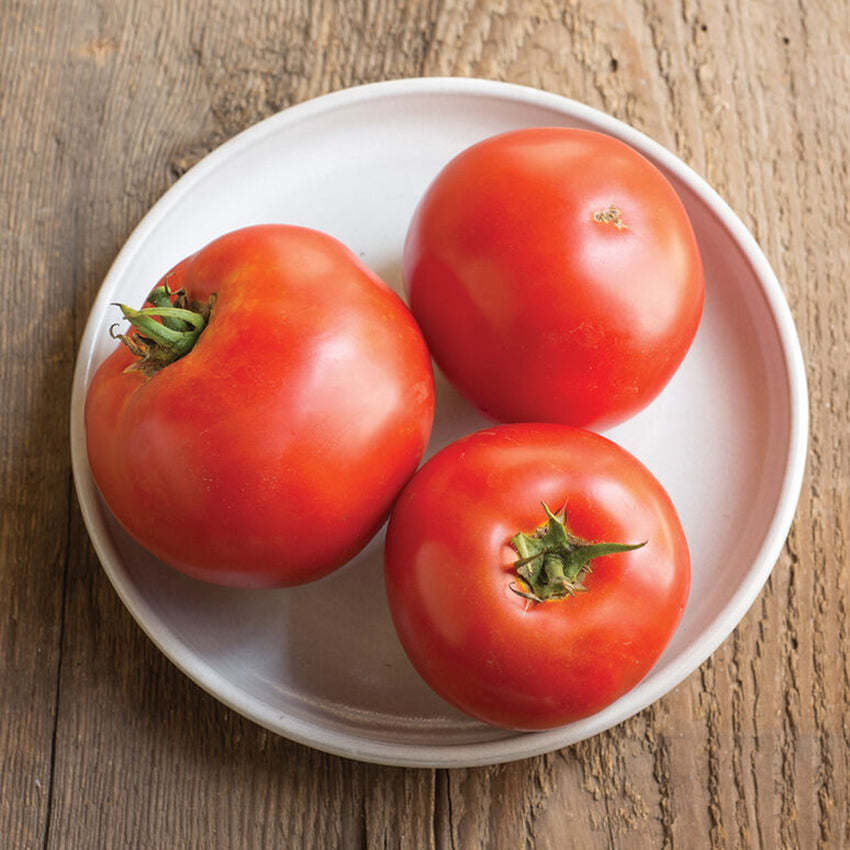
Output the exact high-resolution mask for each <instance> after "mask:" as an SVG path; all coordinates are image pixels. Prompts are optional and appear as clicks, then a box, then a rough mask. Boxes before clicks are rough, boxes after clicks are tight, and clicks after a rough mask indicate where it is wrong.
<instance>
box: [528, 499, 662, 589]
mask: <svg viewBox="0 0 850 850" xmlns="http://www.w3.org/2000/svg"><path fill="white" fill-rule="evenodd" d="M543 510H544V511H546V516H547V517H548V522H547V523H546V524H545V525H542V526H540V527H539V528H538V529H537V531H535V532H534V534H530V535H529V534H525V533H524V532H519V533H518V534H515V535H514V536H513V538H512V539H511V544H512V545H513V547H514V549H516V551H517V554H518V555H519V559H518V560H517V561H516V562H515V563H514V569H515V570H516V574H517V575H518V576H519V578H520V579H521V580H522V583H523V585H524V588H521V587H517V586H515V585H512V586H511V589H512V590H513V591H514V593H517V594H519V595H520V596H522V597H524V598H525V599H529V600H531V601H532V602H545V601H546V600H547V599H563V598H564V597H565V596H574V595H575V594H576V593H577V592H579V591H583V590H586V588H585V586H584V584H583V581H584V578H585V577H586V576H587V575H588V574H589V573H590V572H591V561H593V559H594V558H599V557H601V556H603V555H613V554H615V553H617V552H630V551H631V550H633V549H640V547H641V546H645V545H646V541H644V542H643V543H588V542H587V541H585V540H581V539H580V538H578V537H573V536H572V535H571V534H570V533H569V532H568V531H567V529H566V527H565V526H564V517H563V512H561V516H556V515H555V514H553V513H552V511H550V510H549V508H548V507H547V506H546V504H545V503H544V504H543Z"/></svg>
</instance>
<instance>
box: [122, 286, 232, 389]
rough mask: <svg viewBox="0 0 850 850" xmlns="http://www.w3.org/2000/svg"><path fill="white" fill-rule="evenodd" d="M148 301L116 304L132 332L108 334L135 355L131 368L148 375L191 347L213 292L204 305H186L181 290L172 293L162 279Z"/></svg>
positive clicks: (209, 309) (203, 324)
mask: <svg viewBox="0 0 850 850" xmlns="http://www.w3.org/2000/svg"><path fill="white" fill-rule="evenodd" d="M148 302H149V303H150V304H151V305H152V306H151V307H143V308H142V309H141V310H136V309H134V308H132V307H128V306H127V305H126V304H117V305H116V306H117V307H118V308H120V310H121V313H122V314H123V316H124V318H125V319H127V321H129V322H130V324H131V325H132V326H133V328H134V330H135V333H130V334H116V333H114V331H113V330H112V329H110V333H111V334H112V336H114V337H117V338H118V339H120V340H121V342H123V343H124V345H126V346H127V348H129V349H130V351H132V352H133V354H135V355H136V357H138V358H139V359H138V360H137V361H136V362H135V363H134V364H133V366H132V367H131V368H133V369H138V370H140V371H142V372H144V374H145V375H146V376H148V377H150V376H151V375H153V374H155V373H156V372H158V371H159V370H160V369H163V368H165V367H166V366H167V365H168V364H169V363H173V362H174V361H175V360H179V359H180V358H181V357H185V356H186V355H187V354H188V353H189V352H190V351H191V350H192V348H194V346H195V343H196V342H197V341H198V338H199V337H200V335H201V333H202V332H203V330H204V328H205V327H206V325H207V321H208V320H209V317H210V313H211V312H212V308H213V305H214V303H215V295H211V296H210V298H209V300H208V301H207V302H206V303H204V304H197V303H193V304H191V305H187V299H186V293H185V291H184V290H182V289H180V290H178V291H177V292H172V291H171V290H169V288H168V283H167V281H166V282H164V283H161V284H159V285H157V286H156V287H155V288H154V290H153V291H152V292H151V294H150V295H149V296H148ZM113 328H114V326H113Z"/></svg>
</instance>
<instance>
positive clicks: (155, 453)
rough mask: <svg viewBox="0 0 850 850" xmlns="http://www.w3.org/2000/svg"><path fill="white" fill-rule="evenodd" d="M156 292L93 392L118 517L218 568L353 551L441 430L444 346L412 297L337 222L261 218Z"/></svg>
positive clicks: (262, 573)
mask: <svg viewBox="0 0 850 850" xmlns="http://www.w3.org/2000/svg"><path fill="white" fill-rule="evenodd" d="M151 302H152V303H149V305H148V307H147V308H146V309H145V310H142V311H136V310H131V309H130V308H126V307H125V308H123V309H124V313H125V315H126V316H127V317H128V318H130V320H131V322H132V323H133V326H134V327H133V330H131V332H130V333H128V334H127V335H122V336H123V338H124V339H125V341H126V342H127V345H122V346H119V347H118V348H117V350H116V351H115V352H114V353H113V354H112V355H111V356H110V357H109V358H108V359H107V360H106V361H105V362H104V363H103V364H102V366H101V367H100V368H99V369H98V371H97V372H96V374H95V375H94V377H93V379H92V382H91V385H90V387H89V389H88V393H87V398H86V409H85V423H86V430H87V441H88V454H89V460H90V464H91V470H92V473H93V476H94V479H95V482H96V484H97V486H98V488H99V489H100V492H101V494H102V496H103V498H104V500H105V501H106V503H107V504H108V506H109V507H110V509H111V510H112V512H113V514H114V515H115V517H116V518H117V519H118V521H119V522H120V523H121V525H122V526H124V528H125V529H126V530H127V531H128V532H129V533H130V535H132V536H133V537H134V538H135V539H136V540H137V541H138V542H139V543H141V544H142V546H144V547H146V548H147V549H148V550H150V551H151V552H152V553H153V554H154V555H156V556H157V557H159V558H160V559H162V560H163V561H165V562H167V563H168V564H171V565H172V566H174V567H176V568H177V569H179V570H182V571H183V572H185V573H188V574H189V575H192V576H195V577H197V578H201V579H206V580H208V581H212V582H216V583H220V584H227V585H236V586H254V587H262V586H285V585H294V584H300V583H303V582H306V581H309V580H312V579H315V578H318V577H320V576H322V575H324V574H326V573H328V572H330V571H331V570H333V569H334V568H336V567H339V566H340V565H341V564H343V563H345V562H346V561H347V560H349V559H350V558H351V557H352V556H353V555H355V554H356V553H357V552H358V551H359V550H360V549H361V548H362V547H363V546H364V545H365V544H366V543H367V542H368V541H369V540H370V538H372V536H373V535H374V534H375V533H376V532H377V530H378V528H379V527H380V526H381V524H382V523H383V522H384V520H385V519H386V516H387V514H388V513H389V510H390V507H391V505H392V503H393V501H394V500H395V498H396V496H397V495H398V492H399V491H400V489H401V488H402V486H403V485H404V484H405V482H406V481H407V480H408V479H409V477H410V476H411V475H412V473H413V472H414V470H415V469H416V467H417V465H418V463H419V461H420V460H421V457H422V454H423V451H424V449H425V446H426V443H427V440H428V438H429V434H430V430H431V423H432V419H433V411H434V386H433V374H432V370H431V363H430V358H429V355H428V351H427V348H426V346H425V343H424V340H423V339H422V336H421V334H420V332H419V330H418V328H417V326H416V324H415V322H414V320H413V318H412V316H411V315H410V312H409V311H408V310H407V308H406V307H405V306H404V303H403V302H402V300H401V299H400V298H399V297H398V296H397V295H396V294H395V293H394V292H393V291H392V290H391V289H390V288H389V287H388V286H387V285H386V284H384V283H383V282H382V281H381V280H379V279H378V278H377V277H376V276H375V275H374V274H373V273H372V272H371V271H369V270H368V269H367V268H366V267H365V266H364V265H363V264H362V263H361V262H360V261H359V260H358V259H357V258H356V257H355V256H354V254H353V253H351V252H350V251H349V250H348V249H347V248H346V247H344V246H343V245H342V244H341V243H339V242H338V241H337V240H335V239H333V238H331V237H330V236H328V235H326V234H323V233H319V232H317V231H315V230H309V229H305V228H300V227H290V226H285V225H263V226H256V227H249V228H245V229H242V230H238V231H235V232H232V233H229V234H227V235H224V236H222V237H221V238H219V239H216V240H215V241H214V242H212V243H211V244H209V245H207V246H206V247H205V248H203V249H202V250H200V251H198V252H197V253H196V254H194V255H192V256H190V257H188V258H187V259H185V260H183V261H182V262H181V263H179V264H178V265H177V266H176V267H175V268H174V269H173V270H172V271H171V272H169V273H168V274H167V275H166V276H165V278H164V281H163V283H162V284H160V285H159V286H158V287H157V288H156V289H155V290H154V292H153V293H152V295H151ZM172 302H179V303H177V305H176V306H172ZM207 314H208V315H207ZM204 322H205V324H204ZM202 326H203V327H202ZM201 327H202V329H201V330H200V333H198V329H199V328H201ZM186 349H190V350H188V353H185V351H186ZM175 358H176V359H175ZM171 361H173V362H171Z"/></svg>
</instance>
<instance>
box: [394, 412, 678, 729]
mask: <svg viewBox="0 0 850 850" xmlns="http://www.w3.org/2000/svg"><path fill="white" fill-rule="evenodd" d="M385 546H386V549H385V577H386V587H387V594H388V599H389V606H390V611H391V613H392V617H393V622H394V624H395V627H396V630H397V632H398V635H399V638H400V640H401V643H402V646H403V647H404V649H405V651H406V652H407V655H408V656H409V658H410V660H411V662H412V663H413V665H414V667H415V668H416V669H417V670H418V671H419V673H420V675H421V676H422V678H423V679H424V680H425V682H426V683H428V684H429V685H430V686H431V687H432V688H433V689H434V690H435V691H436V692H437V693H438V694H440V695H441V696H442V697H443V698H444V699H446V700H448V701H449V702H450V703H452V704H453V705H455V706H456V707H457V708H459V709H461V710H462V711H464V712H466V713H468V714H470V715H472V716H473V717H476V718H478V719H480V720H483V721H485V722H487V723H490V724H492V725H495V726H501V727H505V728H510V729H523V730H532V729H545V728H551V727H554V726H559V725H563V724H566V723H570V722H572V721H574V720H577V719H580V718H582V717H585V716H587V715H590V714H593V713H594V712H597V711H599V710H600V709H602V708H604V707H605V706H607V705H609V704H610V703H612V702H613V701H614V700H616V699H617V698H619V697H620V696H622V695H623V694H625V693H626V692H627V691H628V690H629V689H630V688H632V687H633V686H634V685H636V684H637V683H638V682H639V681H640V680H641V679H642V678H643V677H644V676H645V675H646V673H647V672H648V671H649V669H650V668H651V667H652V666H653V664H654V663H655V661H656V660H657V659H658V657H659V655H660V654H661V652H662V650H663V649H664V647H665V646H666V645H667V643H668V642H669V640H670V638H671V636H672V635H673V632H674V631H675V629H676V626H677V625H678V623H679V620H680V618H681V616H682V612H683V610H684V607H685V602H686V600H687V596H688V588H689V585H690V559H689V555H688V547H687V542H686V540H685V535H684V532H683V530H682V526H681V524H680V522H679V519H678V517H677V515H676V511H675V509H674V507H673V504H672V503H671V501H670V498H669V497H668V495H667V494H666V492H665V491H664V489H663V488H662V486H661V485H660V484H659V482H658V481H657V480H656V479H655V478H654V477H653V476H652V474H651V473H650V472H649V471H648V470H647V469H646V467H645V466H643V465H642V464H641V463H640V462H639V461H637V460H636V459H635V458H634V456H632V455H631V454H629V453H628V452H626V451H625V450H624V449H622V448H621V447H619V446H618V445H616V444H615V443H613V442H611V441H610V440H608V439H606V438H605V437H602V436H600V435H598V434H595V433H593V432H590V431H585V430H583V429H578V428H573V427H570V426H566V425H558V424H513V425H501V426H495V427H494V428H492V429H490V430H486V431H480V432H478V433H475V434H472V435H469V436H467V437H464V438H462V439H460V440H458V441H457V442H454V443H452V444H450V445H449V446H447V447H446V448H444V449H443V450H442V451H440V452H438V453H437V454H436V455H434V457H433V458H431V460H429V461H428V462H427V463H426V464H425V465H424V466H423V467H422V468H421V469H420V470H419V471H418V472H417V473H416V475H414V476H413V478H412V479H411V481H410V482H409V483H408V485H407V486H406V487H405V489H404V490H403V491H402V494H401V496H400V497H399V500H398V502H397V503H396V506H395V508H394V509H393V513H392V516H391V517H390V523H389V527H388V530H387V537H386V542H385Z"/></svg>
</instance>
